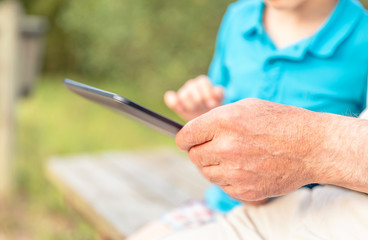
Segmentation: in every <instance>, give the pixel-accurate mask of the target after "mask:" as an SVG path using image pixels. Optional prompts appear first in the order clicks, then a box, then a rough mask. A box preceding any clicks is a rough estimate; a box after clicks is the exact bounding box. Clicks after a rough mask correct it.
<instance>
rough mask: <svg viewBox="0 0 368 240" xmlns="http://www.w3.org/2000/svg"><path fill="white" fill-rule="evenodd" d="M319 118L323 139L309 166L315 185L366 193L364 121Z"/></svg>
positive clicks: (367, 139)
mask: <svg viewBox="0 0 368 240" xmlns="http://www.w3.org/2000/svg"><path fill="white" fill-rule="evenodd" d="M323 117H324V118H325V119H326V121H325V122H324V123H321V126H322V127H324V128H325V129H320V131H322V132H323V133H324V136H322V142H321V144H320V145H319V147H318V148H317V151H320V153H319V156H318V157H316V158H315V160H314V164H313V167H314V168H315V169H316V170H315V172H316V175H315V178H316V181H315V182H319V183H325V184H332V185H337V186H341V187H345V188H349V189H353V190H356V191H361V192H365V193H368V121H367V120H362V119H357V118H348V117H341V116H336V115H333V114H324V116H323ZM317 129H318V128H317ZM315 154H318V153H315Z"/></svg>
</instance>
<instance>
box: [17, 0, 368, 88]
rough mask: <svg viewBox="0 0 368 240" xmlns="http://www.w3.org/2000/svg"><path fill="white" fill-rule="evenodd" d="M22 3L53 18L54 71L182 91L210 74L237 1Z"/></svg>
mask: <svg viewBox="0 0 368 240" xmlns="http://www.w3.org/2000/svg"><path fill="white" fill-rule="evenodd" d="M21 1H22V2H23V4H24V5H25V7H26V9H27V11H28V12H29V13H32V14H40V15H44V16H47V17H48V18H49V20H50V32H49V35H48V45H47V51H46V63H45V71H46V72H47V73H55V72H56V73H62V74H65V75H68V76H69V75H71V74H75V73H77V74H79V75H83V76H86V77H89V79H91V78H93V79H99V80H105V79H109V80H111V79H116V80H118V81H119V82H125V83H130V84H137V86H142V85H143V86H146V84H147V83H148V84H152V85H153V84H161V85H163V83H165V86H166V88H176V87H178V86H180V85H181V84H182V83H183V82H184V81H185V80H187V79H188V78H191V77H194V76H196V75H198V74H202V73H206V72H207V68H208V65H209V62H210V59H211V56H212V52H213V48H214V43H215V36H216V32H217V28H218V26H219V23H220V20H221V18H222V15H223V13H224V12H225V10H226V6H227V5H228V4H229V3H231V2H233V1H234V0H187V1H167V0H134V1H131V0H119V1H116V0H105V1H101V0H78V1H72V0H47V1H45V0H21ZM362 2H363V3H364V4H365V6H368V0H362ZM146 87H147V86H146ZM148 87H150V86H148Z"/></svg>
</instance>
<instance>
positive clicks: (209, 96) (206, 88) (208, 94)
mask: <svg viewBox="0 0 368 240" xmlns="http://www.w3.org/2000/svg"><path fill="white" fill-rule="evenodd" d="M198 84H199V86H200V91H201V95H202V97H203V101H204V102H205V104H206V107H207V108H209V109H212V108H214V107H217V106H218V105H219V101H218V98H217V96H216V93H215V88H214V86H213V85H212V83H211V82H210V80H209V78H208V77H206V76H204V77H201V78H198Z"/></svg>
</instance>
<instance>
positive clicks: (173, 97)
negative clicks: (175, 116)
mask: <svg viewBox="0 0 368 240" xmlns="http://www.w3.org/2000/svg"><path fill="white" fill-rule="evenodd" d="M164 101H165V104H166V105H167V106H168V107H169V108H171V109H172V110H174V111H177V112H181V111H182V110H183V107H182V105H181V103H180V101H179V98H178V96H177V94H176V92H174V91H167V92H166V93H165V95H164Z"/></svg>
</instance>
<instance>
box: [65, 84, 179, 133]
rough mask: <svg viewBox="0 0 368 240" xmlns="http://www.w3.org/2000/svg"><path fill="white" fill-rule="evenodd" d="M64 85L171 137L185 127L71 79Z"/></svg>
mask: <svg viewBox="0 0 368 240" xmlns="http://www.w3.org/2000/svg"><path fill="white" fill-rule="evenodd" d="M64 85H65V86H66V87H67V88H68V89H69V90H71V91H73V92H74V93H76V94H78V95H80V96H82V97H84V98H86V99H88V100H91V101H93V102H95V103H98V104H100V105H103V106H106V107H109V108H112V109H113V110H115V111H118V112H120V113H123V114H125V115H126V116H128V117H130V118H133V119H134V120H138V121H139V122H142V123H144V124H146V125H148V126H149V127H151V128H153V129H155V130H157V131H160V132H162V133H165V134H167V135H169V136H171V137H175V136H176V134H177V133H178V132H179V130H180V129H181V128H182V127H183V125H181V124H179V123H177V122H175V121H173V120H171V119H169V118H167V117H164V116H163V115H161V114H159V113H156V112H154V111H152V110H150V109H148V108H146V107H143V106H142V105H139V104H138V103H136V102H134V101H132V100H129V99H128V98H125V97H122V96H120V95H118V94H115V93H112V92H108V91H105V90H102V89H99V88H95V87H92V86H89V85H86V84H83V83H79V82H76V81H73V80H70V79H64Z"/></svg>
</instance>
